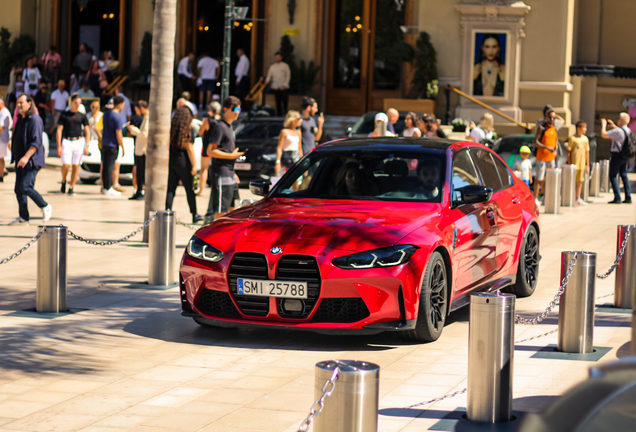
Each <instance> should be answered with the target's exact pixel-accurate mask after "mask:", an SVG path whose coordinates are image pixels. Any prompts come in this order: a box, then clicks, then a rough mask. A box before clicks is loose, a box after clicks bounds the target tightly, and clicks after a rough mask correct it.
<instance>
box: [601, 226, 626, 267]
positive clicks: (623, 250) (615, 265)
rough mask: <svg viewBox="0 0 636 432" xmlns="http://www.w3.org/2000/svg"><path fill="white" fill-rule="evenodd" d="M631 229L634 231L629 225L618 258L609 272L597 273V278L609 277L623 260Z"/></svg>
mask: <svg viewBox="0 0 636 432" xmlns="http://www.w3.org/2000/svg"><path fill="white" fill-rule="evenodd" d="M631 231H632V226H631V225H627V232H625V238H624V239H623V243H622V244H621V249H620V250H619V251H618V255H617V256H616V259H615V260H614V264H612V266H611V267H610V269H609V270H608V271H607V272H605V273H603V274H597V275H596V277H597V278H600V279H607V278H608V277H609V275H611V274H612V272H613V271H614V270H616V267H618V264H619V263H620V262H621V260H622V259H623V255H624V254H625V248H626V247H627V240H629V235H630V233H631Z"/></svg>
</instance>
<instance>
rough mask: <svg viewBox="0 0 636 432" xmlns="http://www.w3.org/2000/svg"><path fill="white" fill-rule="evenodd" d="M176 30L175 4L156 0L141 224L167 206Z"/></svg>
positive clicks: (172, 1) (145, 240)
mask: <svg viewBox="0 0 636 432" xmlns="http://www.w3.org/2000/svg"><path fill="white" fill-rule="evenodd" d="M176 29H177V0H156V1H155V16H154V23H153V28H152V33H153V38H152V79H151V81H150V98H149V108H150V110H149V111H150V112H149V116H150V117H149V119H148V120H149V122H150V123H149V131H148V147H147V150H146V200H145V202H146V205H145V207H144V220H146V219H148V215H149V213H150V212H151V211H156V210H164V209H165V205H166V192H167V188H168V161H169V158H170V111H171V110H172V84H173V69H174V56H175V53H174V44H175V35H176ZM144 242H148V230H147V229H146V230H144Z"/></svg>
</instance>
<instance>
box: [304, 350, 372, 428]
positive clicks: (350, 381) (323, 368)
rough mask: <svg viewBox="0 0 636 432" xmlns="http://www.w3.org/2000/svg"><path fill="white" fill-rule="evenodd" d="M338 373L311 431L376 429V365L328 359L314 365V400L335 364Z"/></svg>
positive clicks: (319, 394)
mask: <svg viewBox="0 0 636 432" xmlns="http://www.w3.org/2000/svg"><path fill="white" fill-rule="evenodd" d="M336 366H337V367H338V368H340V375H339V376H338V380H337V381H336V386H335V389H334V391H333V393H332V394H331V396H328V397H327V398H326V399H325V406H324V408H323V409H322V411H321V413H320V414H318V415H317V416H316V419H315V421H314V432H377V430H378V398H379V385H380V366H378V365H376V364H373V363H368V362H364V361H355V360H329V361H323V362H320V363H317V364H316V388H315V392H314V393H315V395H316V399H319V398H320V397H321V396H322V389H323V386H324V385H325V383H326V382H327V381H329V379H330V378H331V375H332V374H333V370H334V368H335V367H336Z"/></svg>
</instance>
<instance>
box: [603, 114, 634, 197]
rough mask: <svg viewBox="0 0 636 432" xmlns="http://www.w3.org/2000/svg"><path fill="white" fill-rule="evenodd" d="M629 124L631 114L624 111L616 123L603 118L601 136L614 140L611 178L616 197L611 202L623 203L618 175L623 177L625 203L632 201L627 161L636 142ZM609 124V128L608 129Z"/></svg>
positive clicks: (632, 153)
mask: <svg viewBox="0 0 636 432" xmlns="http://www.w3.org/2000/svg"><path fill="white" fill-rule="evenodd" d="M628 124H629V114H627V113H624V112H622V113H620V114H619V116H618V120H617V121H616V124H614V122H613V121H611V120H607V119H601V137H603V138H609V139H611V140H612V147H611V149H610V151H611V153H612V157H611V159H610V166H609V179H610V183H611V184H612V190H613V191H614V199H613V200H612V201H610V202H609V203H610V204H620V203H621V189H620V186H619V184H618V178H616V176H617V175H620V177H621V179H623V187H624V188H625V201H623V203H626V204H631V202H632V195H631V189H630V187H629V180H628V179H627V162H628V160H629V159H630V158H631V157H633V156H634V153H636V142H635V141H634V137H633V135H632V132H631V130H630V129H629V128H628V127H627V125H628ZM608 126H609V128H610V129H609V130H607V127H608Z"/></svg>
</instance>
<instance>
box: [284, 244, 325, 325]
mask: <svg viewBox="0 0 636 432" xmlns="http://www.w3.org/2000/svg"><path fill="white" fill-rule="evenodd" d="M276 279H278V280H284V281H299V282H307V288H308V290H307V291H308V292H307V298H306V299H304V300H302V302H303V310H302V311H301V312H286V311H285V309H284V308H283V302H284V299H278V302H277V304H278V313H279V315H280V316H281V317H284V318H307V317H308V316H309V314H310V313H311V311H312V310H313V309H314V306H315V305H316V302H317V301H318V297H320V271H319V270H318V263H317V262H316V259H315V258H314V257H311V256H305V255H283V256H282V257H281V258H280V260H279V261H278V267H277V268H276Z"/></svg>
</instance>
